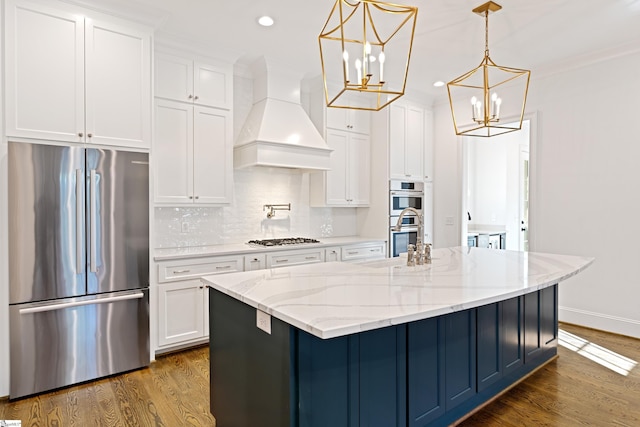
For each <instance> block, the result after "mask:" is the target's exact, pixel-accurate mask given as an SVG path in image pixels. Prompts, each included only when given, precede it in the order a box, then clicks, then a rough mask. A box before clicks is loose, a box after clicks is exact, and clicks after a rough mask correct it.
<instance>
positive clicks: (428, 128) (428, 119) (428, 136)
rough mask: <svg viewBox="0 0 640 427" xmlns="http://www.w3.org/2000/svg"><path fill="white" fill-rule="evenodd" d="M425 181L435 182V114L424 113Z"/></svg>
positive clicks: (430, 112)
mask: <svg viewBox="0 0 640 427" xmlns="http://www.w3.org/2000/svg"><path fill="white" fill-rule="evenodd" d="M424 124H425V129H424V132H425V135H424V180H425V181H433V112H432V111H431V110H425V112H424Z"/></svg>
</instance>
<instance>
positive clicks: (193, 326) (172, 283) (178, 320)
mask: <svg viewBox="0 0 640 427" xmlns="http://www.w3.org/2000/svg"><path fill="white" fill-rule="evenodd" d="M385 253H386V248H385V242H364V243H357V244H351V245H343V246H331V247H314V248H303V249H291V250H284V251H273V252H270V251H269V252H255V253H249V254H244V255H221V256H209V257H202V258H191V259H183V260H175V261H160V262H158V263H157V264H158V286H157V292H158V328H157V330H158V348H157V349H156V351H157V352H159V353H162V352H166V351H170V350H172V349H177V348H182V347H187V346H189V345H195V344H200V343H203V342H206V341H207V340H208V339H209V296H208V288H207V287H206V286H204V285H203V284H202V282H201V281H200V277H202V276H208V275H211V274H225V273H233V272H238V271H253V270H262V269H267V268H278V267H287V266H294V265H303V264H313V263H319V262H325V261H326V262H331V261H353V262H355V261H365V260H371V259H377V258H384V257H385Z"/></svg>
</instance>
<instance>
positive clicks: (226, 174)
mask: <svg viewBox="0 0 640 427" xmlns="http://www.w3.org/2000/svg"><path fill="white" fill-rule="evenodd" d="M230 117H231V116H230V114H229V112H228V111H225V110H219V109H216V108H208V107H199V106H195V107H193V198H194V202H195V203H215V204H225V203H231V191H232V185H233V184H232V182H231V179H232V176H233V172H232V170H231V168H232V164H231V163H232V161H233V160H232V157H231V144H230V141H231V135H230V132H231V131H232V130H231V123H230Z"/></svg>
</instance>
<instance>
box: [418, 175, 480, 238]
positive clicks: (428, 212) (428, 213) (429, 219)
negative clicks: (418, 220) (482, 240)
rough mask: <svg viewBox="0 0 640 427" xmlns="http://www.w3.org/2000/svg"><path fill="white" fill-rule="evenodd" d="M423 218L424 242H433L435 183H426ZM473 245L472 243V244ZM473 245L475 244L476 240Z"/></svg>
mask: <svg viewBox="0 0 640 427" xmlns="http://www.w3.org/2000/svg"><path fill="white" fill-rule="evenodd" d="M422 201H423V206H422V212H423V218H422V228H423V232H424V240H423V241H424V242H425V243H431V244H433V183H432V182H425V183H424V196H423V197H422ZM470 246H471V245H470ZM473 246H475V241H474V244H473Z"/></svg>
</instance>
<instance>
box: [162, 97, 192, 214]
mask: <svg viewBox="0 0 640 427" xmlns="http://www.w3.org/2000/svg"><path fill="white" fill-rule="evenodd" d="M155 128H156V132H155V138H154V141H153V167H152V169H153V174H154V193H155V201H156V203H192V202H193V199H192V197H193V179H192V175H191V171H192V170H193V143H192V141H193V107H192V106H191V105H187V104H183V103H180V102H175V101H165V100H156V114H155Z"/></svg>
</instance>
